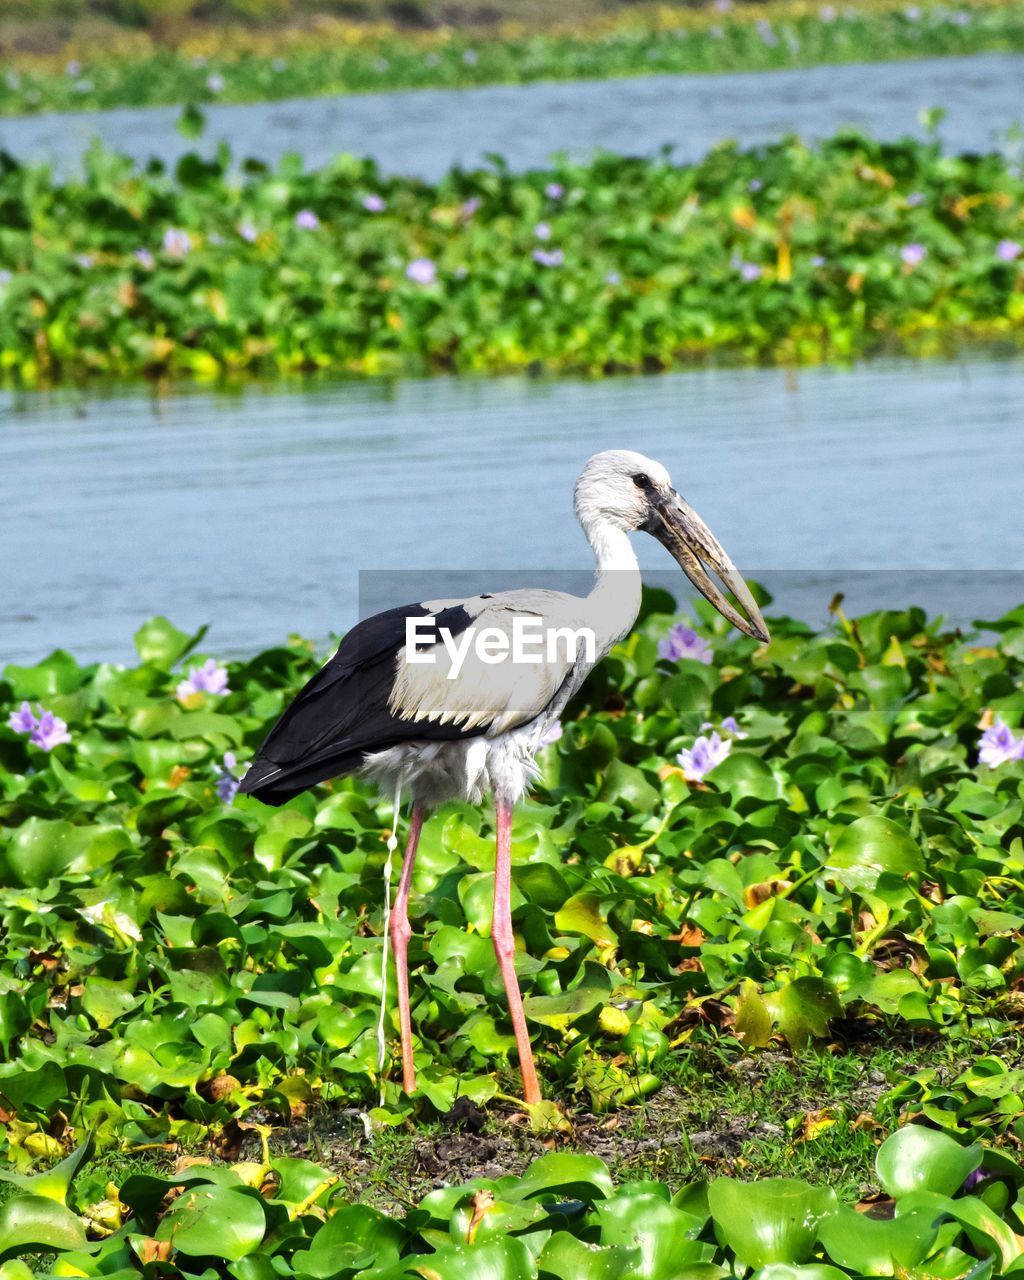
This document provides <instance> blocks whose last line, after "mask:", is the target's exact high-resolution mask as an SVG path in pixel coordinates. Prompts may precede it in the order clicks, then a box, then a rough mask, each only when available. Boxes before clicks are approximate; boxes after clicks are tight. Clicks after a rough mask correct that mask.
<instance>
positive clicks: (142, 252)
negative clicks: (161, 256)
mask: <svg viewBox="0 0 1024 1280" xmlns="http://www.w3.org/2000/svg"><path fill="white" fill-rule="evenodd" d="M133 254H134V257H135V260H136V262H138V263H139V264H140V265H141V266H143V267H153V266H155V265H156V259H155V258H154V257H153V255H152V254H151V253H150V251H149V250H148V249H135V250H133Z"/></svg>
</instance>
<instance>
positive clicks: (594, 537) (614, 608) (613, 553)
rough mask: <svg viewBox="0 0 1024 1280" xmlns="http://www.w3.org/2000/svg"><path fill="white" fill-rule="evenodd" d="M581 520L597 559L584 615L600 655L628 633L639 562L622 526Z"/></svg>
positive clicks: (637, 605) (634, 612)
mask: <svg viewBox="0 0 1024 1280" xmlns="http://www.w3.org/2000/svg"><path fill="white" fill-rule="evenodd" d="M581 523H582V525H583V532H584V533H585V534H586V535H587V541H588V542H589V543H590V545H591V547H592V548H593V552H594V559H595V560H596V561H597V573H596V575H595V578H594V586H593V589H592V590H591V592H590V594H589V595H588V596H587V614H588V619H589V624H590V626H591V627H592V628H593V630H594V634H595V637H596V640H597V647H598V650H599V653H600V656H601V657H603V656H604V655H605V654H606V653H607V652H608V650H609V649H610V648H611V647H612V645H614V644H616V643H617V642H618V641H619V640H621V639H622V637H623V636H624V635H626V634H627V632H628V631H629V630H630V628H631V627H632V626H633V623H634V622H635V621H636V618H637V614H638V613H639V612H640V592H641V581H640V565H639V564H638V563H637V558H636V553H635V552H634V550H633V544H632V543H631V542H630V540H629V534H628V533H626V531H625V530H624V529H619V528H617V527H616V526H615V525H613V524H610V523H609V522H608V521H606V520H601V519H598V520H593V521H590V520H583V521H581Z"/></svg>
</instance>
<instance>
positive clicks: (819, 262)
mask: <svg viewBox="0 0 1024 1280" xmlns="http://www.w3.org/2000/svg"><path fill="white" fill-rule="evenodd" d="M825 262H826V259H825V258H823V257H822V256H821V254H820V253H816V254H815V255H814V257H813V258H812V259H811V266H812V267H823V266H824V265H825Z"/></svg>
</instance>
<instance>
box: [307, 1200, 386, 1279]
mask: <svg viewBox="0 0 1024 1280" xmlns="http://www.w3.org/2000/svg"><path fill="white" fill-rule="evenodd" d="M404 1241H405V1232H404V1231H403V1230H402V1228H401V1226H399V1224H398V1223H397V1222H395V1221H394V1219H392V1218H388V1217H386V1216H385V1215H384V1214H383V1213H379V1212H378V1211H377V1210H376V1209H371V1208H370V1207H369V1205H363V1204H343V1205H341V1206H340V1207H339V1208H338V1209H336V1210H335V1212H334V1213H333V1214H332V1215H331V1217H329V1218H328V1219H327V1222H326V1223H325V1224H324V1225H323V1226H322V1227H321V1228H320V1230H319V1231H318V1232H317V1233H316V1235H315V1236H314V1237H313V1243H312V1244H311V1245H310V1247H309V1250H308V1252H307V1253H304V1254H303V1255H301V1256H302V1264H301V1268H300V1269H301V1270H302V1271H303V1272H305V1273H306V1274H308V1275H311V1276H316V1277H324V1280H326V1277H329V1276H335V1275H337V1274H338V1273H339V1272H340V1271H343V1270H345V1269H347V1268H352V1269H353V1270H368V1269H369V1268H370V1267H383V1266H389V1265H391V1264H392V1263H395V1262H397V1261H398V1259H399V1256H400V1253H401V1250H402V1245H403V1243H404Z"/></svg>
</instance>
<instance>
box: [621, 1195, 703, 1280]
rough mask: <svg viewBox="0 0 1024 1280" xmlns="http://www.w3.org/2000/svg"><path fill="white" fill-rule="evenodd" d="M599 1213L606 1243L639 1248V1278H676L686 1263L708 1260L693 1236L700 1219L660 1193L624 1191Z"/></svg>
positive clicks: (636, 1265)
mask: <svg viewBox="0 0 1024 1280" xmlns="http://www.w3.org/2000/svg"><path fill="white" fill-rule="evenodd" d="M597 1216H598V1219H599V1221H600V1223H601V1243H602V1244H604V1245H619V1246H623V1247H625V1248H629V1249H636V1250H637V1252H638V1255H639V1257H638V1261H637V1263H636V1264H635V1269H634V1270H633V1272H632V1274H633V1275H635V1276H636V1277H637V1280H675V1277H676V1276H678V1275H679V1274H680V1272H681V1270H682V1268H683V1266H684V1265H685V1264H686V1263H692V1262H701V1261H703V1260H704V1257H705V1251H704V1246H703V1245H701V1244H700V1243H699V1242H698V1241H696V1240H693V1239H691V1233H693V1232H694V1231H695V1230H696V1229H698V1228H699V1226H700V1224H699V1222H697V1221H696V1220H695V1219H694V1218H692V1217H691V1216H690V1215H689V1214H688V1213H685V1212H683V1210H681V1209H677V1208H676V1207H675V1206H674V1205H671V1204H669V1203H668V1202H667V1201H666V1200H664V1199H663V1198H662V1197H661V1196H659V1195H656V1194H654V1193H651V1192H643V1191H640V1192H634V1193H630V1192H626V1191H620V1192H619V1193H618V1194H617V1195H616V1196H615V1197H614V1198H613V1199H611V1200H609V1201H607V1202H606V1203H604V1204H601V1205H598V1208H597ZM627 1274H628V1273H627Z"/></svg>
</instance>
